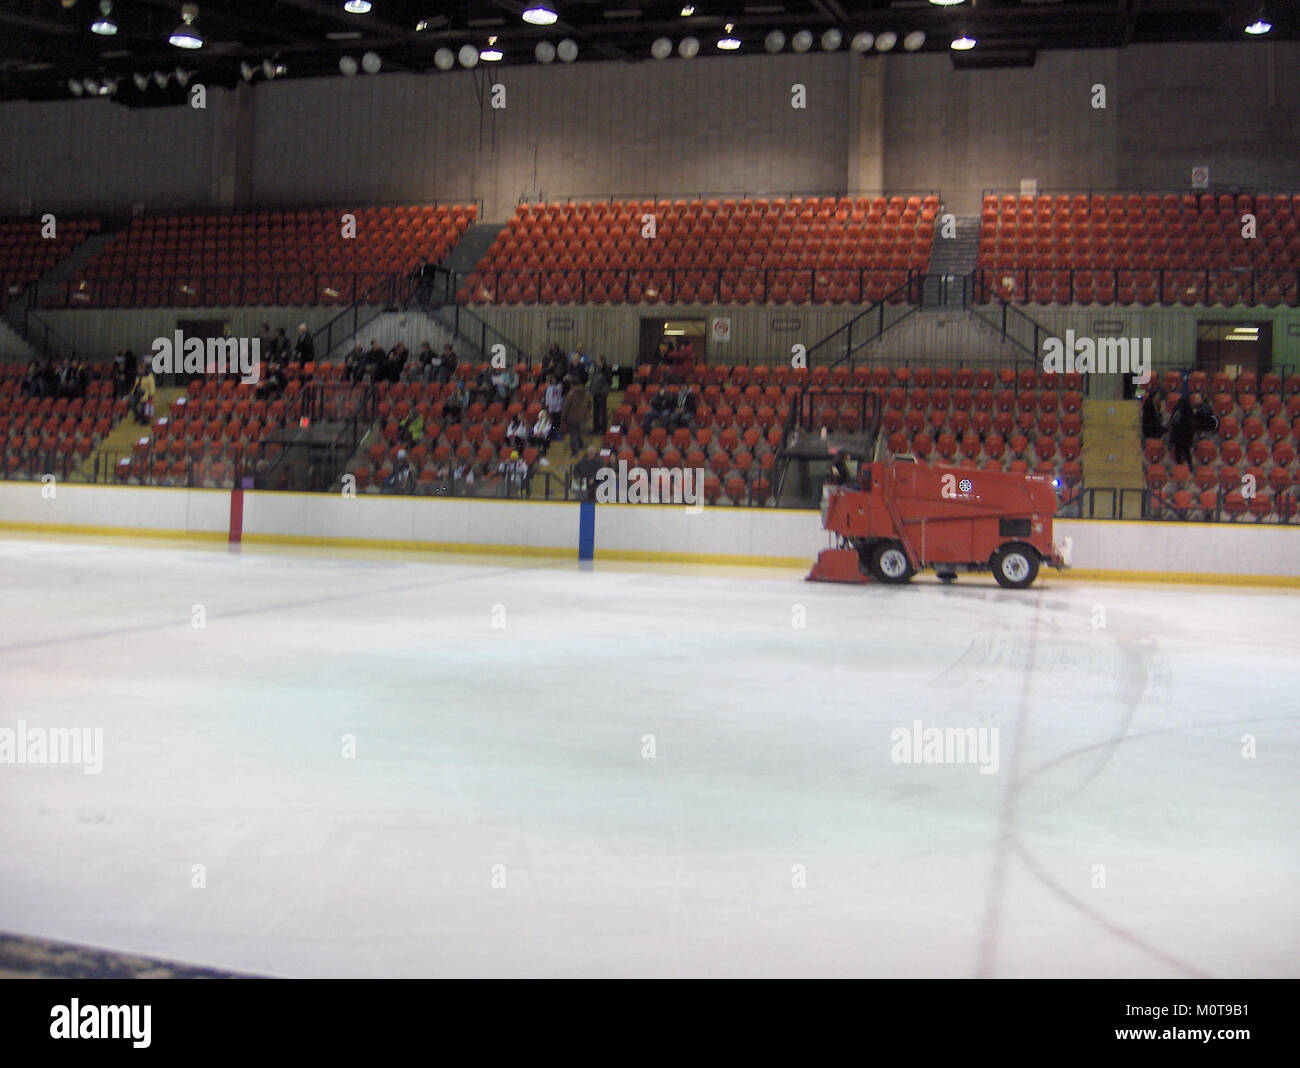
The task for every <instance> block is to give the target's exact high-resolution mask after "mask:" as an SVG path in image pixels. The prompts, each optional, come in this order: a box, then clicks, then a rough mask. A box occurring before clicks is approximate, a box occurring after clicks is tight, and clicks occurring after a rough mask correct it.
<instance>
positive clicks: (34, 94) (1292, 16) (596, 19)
mask: <svg viewBox="0 0 1300 1068" xmlns="http://www.w3.org/2000/svg"><path fill="white" fill-rule="evenodd" d="M528 6H532V5H529V4H525V3H504V2H478V3H445V2H438V0H373V5H372V9H371V11H370V12H369V13H368V14H351V13H349V12H347V11H345V10H344V3H343V0H243V2H240V0H205V2H202V3H199V4H198V9H199V13H198V17H197V20H196V22H195V25H196V27H197V29H198V31H199V33H200V34H201V35H202V38H203V40H204V46H203V47H202V48H201V49H196V50H184V49H181V48H177V47H175V46H173V45H171V44H169V43H168V38H169V36H170V35H171V33H172V31H173V30H174V29H175V28H176V26H177V25H178V24H179V23H180V21H181V8H182V4H181V3H180V2H179V0H114V2H113V4H112V11H111V19H112V21H113V22H114V23H115V24H116V25H117V27H118V30H117V33H116V34H114V35H112V36H101V35H97V34H94V33H92V32H91V31H90V26H91V23H92V22H93V21H95V19H96V18H97V17H99V15H100V0H0V99H8V100H13V99H28V100H49V99H67V98H69V97H71V96H73V95H74V94H73V93H72V91H71V90H70V88H69V86H68V80H69V79H77V80H78V81H79V82H83V81H84V80H85V79H87V78H89V79H94V80H96V81H98V82H100V83H103V82H104V81H106V80H113V79H115V80H116V85H115V88H114V89H113V91H112V95H113V96H114V98H115V99H118V100H120V102H122V103H126V104H132V105H137V106H139V105H148V104H161V103H178V102H179V101H180V97H181V96H182V95H183V93H178V91H177V87H176V86H175V84H174V83H173V84H172V85H171V86H170V87H169V90H167V91H164V90H162V89H160V88H159V87H158V85H157V82H156V80H155V81H152V82H151V84H150V86H149V88H148V89H146V90H144V91H141V90H140V89H139V88H138V86H137V85H136V83H135V81H134V75H136V74H142V75H152V74H153V72H155V71H158V72H167V71H174V70H175V69H176V67H177V66H182V67H183V68H184V69H186V70H189V71H195V72H197V74H196V75H195V79H196V80H198V81H202V82H203V83H204V84H208V85H226V86H230V85H233V84H235V83H236V82H237V81H238V80H239V79H240V78H241V77H242V74H241V64H248V65H249V67H252V68H257V70H256V72H255V73H254V75H253V81H254V84H256V83H258V82H260V81H262V80H264V79H265V74H264V73H263V72H262V64H263V63H264V61H267V60H270V61H271V64H272V66H271V70H272V71H274V70H275V68H276V67H279V68H282V69H283V74H282V75H280V76H283V77H289V78H301V77H319V76H322V75H331V76H335V77H341V76H342V75H341V74H340V72H339V61H340V59H341V58H342V57H344V56H350V57H352V58H353V59H355V60H357V61H360V59H361V57H362V55H363V54H364V53H366V52H374V53H376V54H377V55H378V56H379V57H380V59H381V61H382V71H383V72H391V71H415V72H429V71H435V70H436V68H435V65H434V55H435V52H436V51H437V49H438V48H440V47H442V46H447V47H449V48H451V49H452V50H453V51H456V50H458V49H460V47H461V46H463V45H466V44H469V45H473V46H475V47H476V48H479V49H483V48H486V47H487V45H488V37H489V35H492V34H495V35H497V38H498V40H497V45H498V47H499V48H500V49H501V50H502V51H503V52H504V59H503V60H502V61H501V62H502V64H503V65H509V64H519V63H535V62H537V60H536V58H535V57H534V49H535V47H536V46H537V44H538V43H539V42H541V41H548V42H550V43H551V44H558V43H559V42H560V41H561V40H563V39H564V38H569V39H571V40H572V41H574V42H575V43H576V44H577V47H578V54H577V60H576V61H577V62H580V63H581V62H586V61H592V60H617V61H625V62H653V60H652V59H651V58H650V47H651V43H652V42H653V41H654V40H655V39H656V38H657V37H667V38H668V39H670V40H671V42H672V44H673V46H674V47H676V46H677V45H678V44H679V43H680V41H681V40H682V39H683V38H684V37H688V36H694V37H696V38H697V39H698V40H699V42H700V49H699V53H700V58H701V59H704V58H706V57H708V58H711V59H712V60H713V61H714V62H724V61H725V56H726V53H723V52H721V51H719V50H718V48H717V41H718V39H719V38H720V37H722V36H723V35H724V30H725V27H726V25H727V24H729V23H734V30H733V36H734V37H736V38H737V39H739V40H740V42H741V47H740V50H739V54H741V55H745V54H754V53H762V52H763V50H764V39H765V37H766V35H767V34H768V33H769V32H771V31H773V30H781V31H783V32H784V33H785V35H786V42H785V45H784V48H783V51H786V52H789V51H790V50H791V41H792V38H793V36H794V34H795V32H796V31H799V30H807V31H810V32H811V33H812V34H813V44H812V50H813V51H818V50H820V49H821V48H822V35H823V34H824V33H825V31H827V30H829V29H832V28H834V29H838V30H839V31H840V33H841V36H842V43H841V44H840V45H839V48H840V49H841V50H844V49H847V48H849V46H850V41H851V39H852V38H853V36H854V35H855V34H858V33H860V32H863V31H867V32H870V33H872V34H874V35H876V36H877V37H878V36H879V35H880V34H883V33H885V32H886V31H891V32H893V33H894V34H896V35H897V43H896V44H895V45H894V47H893V52H895V53H903V52H904V47H903V39H904V37H905V36H906V35H907V34H908V33H911V32H913V31H916V30H920V31H923V32H924V34H925V35H926V36H925V42H924V44H923V45H921V50H922V51H926V52H932V51H938V52H943V53H948V54H950V55H952V56H953V60H954V64H955V65H957V66H1027V65H1031V64H1032V63H1033V60H1034V57H1035V55H1036V54H1037V52H1038V51H1040V50H1042V49H1049V48H1119V47H1123V46H1125V45H1128V44H1135V43H1149V42H1177V41H1266V40H1275V39H1287V40H1295V39H1297V37H1298V36H1300V12H1298V11H1297V8H1298V7H1300V4H1297V3H1296V2H1295V0H1262V2H1261V0H964V2H963V3H961V4H959V5H957V6H951V7H940V6H936V5H935V4H934V3H932V2H929V0H892V2H891V0H784V2H776V0H759V2H757V3H746V2H744V0H728V2H718V0H702V2H700V3H698V4H696V5H694V8H695V10H694V13H693V14H692V15H690V16H688V17H684V16H683V15H682V11H683V4H681V3H671V4H665V3H652V2H650V0H601V2H592V0H553V2H551V3H549V4H546V5H545V6H548V7H550V8H551V9H552V10H554V11H556V12H557V13H558V15H559V21H558V22H557V23H556V24H555V25H553V26H548V27H542V26H534V25H530V24H528V23H526V22H524V21H523V20H522V18H521V17H520V16H521V13H522V12H523V10H524V9H525V7H528ZM1261 12H1263V14H1264V17H1265V18H1266V19H1267V20H1268V21H1270V22H1271V23H1272V24H1273V30H1272V32H1271V33H1269V34H1268V35H1267V36H1265V37H1250V36H1247V35H1246V34H1245V33H1244V32H1243V31H1244V28H1245V26H1246V25H1247V24H1248V23H1250V22H1252V21H1254V20H1255V19H1256V18H1258V17H1259V16H1260V14H1261ZM417 26H421V27H422V28H420V29H417ZM963 33H965V34H968V35H970V36H972V37H974V38H975V39H976V40H977V42H978V44H977V45H976V46H975V48H974V49H972V50H970V51H967V52H952V51H950V48H949V43H950V42H951V41H952V39H953V38H954V37H957V36H959V35H961V34H963ZM874 51H875V50H874V49H873V52H874ZM556 62H559V60H556ZM667 62H682V60H681V59H680V58H679V57H678V55H677V53H676V52H674V53H673V55H672V57H671V58H670V59H669V60H667ZM482 65H483V66H487V64H482ZM458 69H459V68H458ZM365 76H366V75H365V74H358V75H357V77H365Z"/></svg>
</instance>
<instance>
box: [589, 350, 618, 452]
mask: <svg viewBox="0 0 1300 1068" xmlns="http://www.w3.org/2000/svg"><path fill="white" fill-rule="evenodd" d="M613 377H614V376H613V373H612V372H611V371H610V369H609V363H608V362H607V361H606V360H605V357H604V356H602V357H601V358H600V359H599V360H597V361H596V367H595V369H594V370H593V371H592V372H591V429H592V432H593V433H595V434H603V433H605V431H606V430H607V429H608V427H609V410H608V403H609V390H610V386H611V385H612V384H613Z"/></svg>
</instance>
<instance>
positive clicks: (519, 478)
mask: <svg viewBox="0 0 1300 1068" xmlns="http://www.w3.org/2000/svg"><path fill="white" fill-rule="evenodd" d="M497 474H498V475H501V476H502V477H503V478H504V479H505V482H506V492H507V493H515V494H522V493H523V492H524V489H525V488H526V487H527V485H528V464H527V462H526V461H524V460H521V459H520V458H519V453H518V452H517V451H516V452H511V454H510V459H509V460H503V461H502V462H501V463H500V464H498V465H497Z"/></svg>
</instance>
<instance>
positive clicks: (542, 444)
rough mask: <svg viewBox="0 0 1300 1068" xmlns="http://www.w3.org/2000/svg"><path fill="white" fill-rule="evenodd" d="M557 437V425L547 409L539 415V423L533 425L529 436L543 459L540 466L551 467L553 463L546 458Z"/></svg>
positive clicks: (539, 462) (539, 463) (530, 441)
mask: <svg viewBox="0 0 1300 1068" xmlns="http://www.w3.org/2000/svg"><path fill="white" fill-rule="evenodd" d="M554 436H555V424H554V423H553V422H552V420H551V414H550V412H548V411H547V410H546V409H545V408H543V409H542V410H541V411H540V412H538V413H537V422H535V423H534V424H533V429H532V431H531V432H530V433H529V435H528V441H529V443H530V444H531V445H533V446H534V447H535V448H536V449H537V451H538V452H539V453H541V457H542V458H541V459H540V460H539V461H538V465H539V466H541V467H550V466H551V461H550V460H548V459H547V458H546V451H547V450H548V449H549V448H550V447H551V438H553V437H554Z"/></svg>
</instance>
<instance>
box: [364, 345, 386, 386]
mask: <svg viewBox="0 0 1300 1068" xmlns="http://www.w3.org/2000/svg"><path fill="white" fill-rule="evenodd" d="M387 360H388V358H387V357H386V356H385V355H384V350H383V348H382V347H381V346H380V344H379V339H378V338H377V337H372V338H371V339H370V349H369V351H368V352H367V353H366V364H365V371H364V373H363V375H362V377H364V378H369V379H370V380H371V381H372V382H382V381H383V377H382V376H383V373H384V364H385V363H387Z"/></svg>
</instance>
